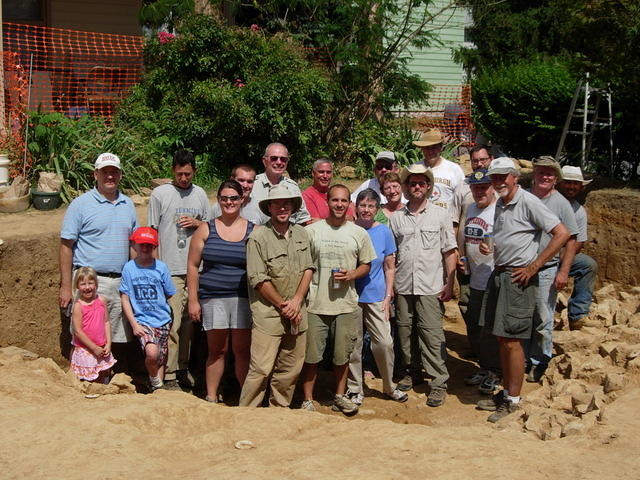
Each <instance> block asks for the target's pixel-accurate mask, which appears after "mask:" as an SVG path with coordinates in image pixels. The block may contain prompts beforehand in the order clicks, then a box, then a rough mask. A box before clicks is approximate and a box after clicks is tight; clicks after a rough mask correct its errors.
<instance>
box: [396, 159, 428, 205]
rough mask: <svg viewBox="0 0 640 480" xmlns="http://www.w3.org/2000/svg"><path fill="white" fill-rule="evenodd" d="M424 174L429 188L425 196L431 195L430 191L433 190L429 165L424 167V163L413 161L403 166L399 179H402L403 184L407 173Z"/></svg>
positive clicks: (407, 175) (407, 176)
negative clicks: (411, 163)
mask: <svg viewBox="0 0 640 480" xmlns="http://www.w3.org/2000/svg"><path fill="white" fill-rule="evenodd" d="M413 174H416V175H425V176H426V177H427V178H428V179H429V183H430V186H429V190H427V197H430V196H431V192H433V172H432V171H431V169H430V168H429V167H425V165H424V163H414V164H413V165H409V166H408V167H404V168H403V169H402V171H401V172H400V180H402V184H403V185H404V184H405V183H406V182H407V179H408V178H409V175H413Z"/></svg>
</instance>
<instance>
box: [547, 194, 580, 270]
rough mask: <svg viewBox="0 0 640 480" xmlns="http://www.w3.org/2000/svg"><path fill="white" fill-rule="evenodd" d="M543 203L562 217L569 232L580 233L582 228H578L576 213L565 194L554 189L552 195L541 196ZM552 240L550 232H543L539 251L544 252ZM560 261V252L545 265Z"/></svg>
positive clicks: (561, 219)
mask: <svg viewBox="0 0 640 480" xmlns="http://www.w3.org/2000/svg"><path fill="white" fill-rule="evenodd" d="M540 200H542V203H543V204H544V205H545V206H546V207H547V208H548V209H549V210H551V211H552V212H553V213H555V214H556V216H557V217H558V218H559V219H560V221H561V222H562V223H563V224H564V226H565V227H567V230H569V233H570V234H571V235H578V233H579V232H580V230H579V229H578V224H577V223H576V215H575V213H573V208H571V204H570V203H569V201H568V200H567V199H566V198H564V196H563V195H562V194H561V193H560V192H558V191H557V190H554V191H553V192H551V195H549V196H547V197H545V198H541V199H540ZM550 241H551V235H550V234H548V233H543V234H542V236H541V237H540V247H539V248H538V253H540V252H542V251H543V250H544V249H545V248H547V245H549V242H550ZM559 261H560V252H558V253H556V254H555V255H554V256H553V257H552V258H550V259H549V261H548V262H547V263H545V265H554V264H557V263H558V262H559Z"/></svg>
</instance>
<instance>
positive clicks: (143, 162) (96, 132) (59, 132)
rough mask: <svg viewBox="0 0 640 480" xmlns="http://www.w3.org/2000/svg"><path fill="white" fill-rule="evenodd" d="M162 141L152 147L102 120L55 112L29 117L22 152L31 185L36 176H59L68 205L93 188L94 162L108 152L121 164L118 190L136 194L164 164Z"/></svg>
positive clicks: (122, 129) (32, 114) (157, 141)
mask: <svg viewBox="0 0 640 480" xmlns="http://www.w3.org/2000/svg"><path fill="white" fill-rule="evenodd" d="M162 142H163V139H161V138H160V139H156V143H153V142H148V141H147V140H143V139H142V138H140V137H138V136H136V135H135V134H133V133H131V132H130V131H128V130H126V129H124V128H122V127H119V126H113V125H108V124H106V123H105V121H104V120H103V119H102V118H101V117H89V116H85V117H81V118H80V119H78V120H72V119H69V118H67V117H65V116H64V115H62V114H60V113H40V112H31V113H30V114H29V137H28V138H27V148H28V149H29V152H30V154H31V157H32V159H33V164H32V167H31V168H32V171H31V177H32V179H33V180H32V182H33V183H35V182H36V179H37V174H38V172H55V173H57V174H59V175H62V177H63V178H64V180H65V181H64V183H63V187H62V196H63V198H64V200H65V201H67V202H69V201H70V200H71V199H73V197H75V196H76V195H78V194H79V193H81V192H83V191H86V190H89V189H91V188H93V185H94V179H93V170H94V169H93V164H94V162H95V159H96V157H97V156H98V155H100V154H101V153H104V152H111V153H114V154H116V155H118V156H119V157H120V159H121V160H122V170H123V177H122V183H121V187H122V188H130V189H133V190H135V191H139V190H140V188H141V187H147V186H148V181H149V179H150V178H152V177H154V176H157V175H159V174H160V172H161V170H162V168H161V166H162V164H163V163H164V164H167V162H166V161H164V160H165V159H163V158H162V156H161V154H160V153H159V150H160V149H159V148H158V144H157V143H160V144H162ZM169 164H170V163H169Z"/></svg>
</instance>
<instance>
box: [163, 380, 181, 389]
mask: <svg viewBox="0 0 640 480" xmlns="http://www.w3.org/2000/svg"><path fill="white" fill-rule="evenodd" d="M162 388H164V389H165V390H182V389H181V388H180V385H178V381H177V380H165V381H164V386H163V387H162Z"/></svg>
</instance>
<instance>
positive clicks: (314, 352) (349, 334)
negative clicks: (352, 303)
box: [304, 310, 359, 365]
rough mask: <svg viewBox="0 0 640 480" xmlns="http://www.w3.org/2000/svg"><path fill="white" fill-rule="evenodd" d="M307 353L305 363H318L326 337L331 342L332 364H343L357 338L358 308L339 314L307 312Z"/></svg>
mask: <svg viewBox="0 0 640 480" xmlns="http://www.w3.org/2000/svg"><path fill="white" fill-rule="evenodd" d="M307 316H308V317H307V318H308V321H309V329H308V330H307V353H306V355H305V359H304V361H305V363H320V361H321V360H322V356H323V355H324V349H325V347H326V346H327V339H328V338H330V339H331V341H332V342H333V364H334V365H345V364H347V363H349V357H350V356H351V352H352V351H353V348H354V347H355V344H356V340H357V338H358V321H359V313H358V310H356V311H355V312H350V313H341V314H339V315H317V314H315V313H308V314H307Z"/></svg>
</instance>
